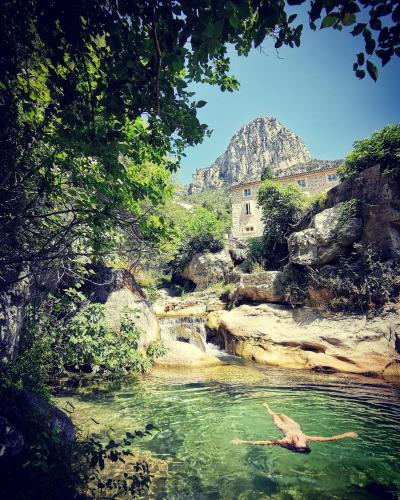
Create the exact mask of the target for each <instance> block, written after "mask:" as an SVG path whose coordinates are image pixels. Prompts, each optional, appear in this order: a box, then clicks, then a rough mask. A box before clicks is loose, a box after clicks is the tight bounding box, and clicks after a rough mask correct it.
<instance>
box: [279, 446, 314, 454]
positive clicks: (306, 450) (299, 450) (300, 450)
mask: <svg viewBox="0 0 400 500" xmlns="http://www.w3.org/2000/svg"><path fill="white" fill-rule="evenodd" d="M285 448H287V449H288V450H290V451H294V452H295V453H311V448H309V447H308V446H303V447H301V448H300V447H298V446H294V445H292V444H288V445H285Z"/></svg>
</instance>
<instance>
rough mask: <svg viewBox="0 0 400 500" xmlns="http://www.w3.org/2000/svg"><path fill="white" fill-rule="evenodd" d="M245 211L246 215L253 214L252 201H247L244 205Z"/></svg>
mask: <svg viewBox="0 0 400 500" xmlns="http://www.w3.org/2000/svg"><path fill="white" fill-rule="evenodd" d="M244 211H245V214H246V215H251V205H250V203H246V204H245V206H244Z"/></svg>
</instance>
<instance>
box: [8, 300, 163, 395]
mask: <svg viewBox="0 0 400 500" xmlns="http://www.w3.org/2000/svg"><path fill="white" fill-rule="evenodd" d="M78 296H79V297H83V296H82V294H80V293H79V292H77V297H76V299H75V300H72V299H71V298H68V297H65V296H63V297H55V296H49V298H48V299H47V300H46V301H44V302H43V303H42V304H41V305H40V306H39V307H30V308H28V310H27V314H26V319H25V324H24V330H23V334H22V341H21V346H20V353H19V355H18V357H17V358H16V360H15V361H13V362H11V363H10V365H9V366H8V367H7V370H5V371H3V372H1V374H0V383H2V384H3V385H5V386H14V387H17V388H20V389H28V390H30V391H32V392H34V393H36V394H38V395H40V396H42V397H45V398H48V397H49V395H50V386H51V384H52V383H53V382H54V381H55V380H56V379H57V378H58V377H59V376H60V375H62V374H63V373H64V372H65V370H69V371H75V372H78V373H82V372H88V373H93V374H96V375H97V376H98V377H100V378H103V379H112V380H115V379H120V378H123V377H125V376H128V375H130V374H134V373H143V372H144V371H146V370H147V369H148V368H149V367H150V366H151V364H152V354H151V353H152V351H151V349H150V350H149V352H148V353H147V355H144V354H142V352H141V351H140V349H139V337H140V331H139V330H138V329H137V328H136V326H135V321H136V312H135V311H134V310H130V309H127V310H126V311H124V313H123V315H122V318H121V325H120V328H119V329H118V330H115V329H113V328H111V326H109V324H108V322H107V319H106V316H105V309H104V306H103V305H102V304H86V303H85V302H82V303H79V302H78ZM158 355H161V354H160V353H159V354H158Z"/></svg>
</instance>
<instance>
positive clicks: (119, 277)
mask: <svg viewBox="0 0 400 500" xmlns="http://www.w3.org/2000/svg"><path fill="white" fill-rule="evenodd" d="M85 292H86V293H87V296H88V298H89V300H90V301H91V302H94V303H101V304H104V306H105V309H106V318H107V321H108V323H109V324H110V326H111V327H113V328H115V329H116V330H119V328H120V325H121V317H122V315H123V313H124V312H125V311H131V312H132V315H133V317H134V318H135V325H136V326H137V328H138V329H139V330H140V331H141V337H140V343H141V347H142V348H144V349H145V348H146V347H147V346H148V345H149V344H150V343H151V342H153V341H156V340H158V339H159V332H160V327H159V324H158V320H157V318H156V316H155V314H154V312H153V311H152V309H151V306H150V304H149V302H148V300H147V298H146V296H145V294H144V292H143V290H142V289H141V288H140V286H139V285H138V284H137V283H136V281H135V279H134V277H133V276H132V275H131V274H130V273H129V272H128V271H126V270H125V269H111V268H107V267H101V268H99V269H97V272H96V275H95V276H94V278H93V279H92V281H91V283H90V285H89V286H87V288H86V289H85Z"/></svg>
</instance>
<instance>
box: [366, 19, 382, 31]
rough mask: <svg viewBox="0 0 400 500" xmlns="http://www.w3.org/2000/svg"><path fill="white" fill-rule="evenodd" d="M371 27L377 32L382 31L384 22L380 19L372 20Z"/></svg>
mask: <svg viewBox="0 0 400 500" xmlns="http://www.w3.org/2000/svg"><path fill="white" fill-rule="evenodd" d="M369 25H370V26H371V28H372V29H373V30H375V31H380V30H381V29H382V21H381V20H380V19H371V21H370V22H369Z"/></svg>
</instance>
